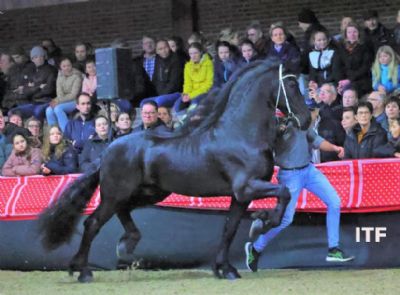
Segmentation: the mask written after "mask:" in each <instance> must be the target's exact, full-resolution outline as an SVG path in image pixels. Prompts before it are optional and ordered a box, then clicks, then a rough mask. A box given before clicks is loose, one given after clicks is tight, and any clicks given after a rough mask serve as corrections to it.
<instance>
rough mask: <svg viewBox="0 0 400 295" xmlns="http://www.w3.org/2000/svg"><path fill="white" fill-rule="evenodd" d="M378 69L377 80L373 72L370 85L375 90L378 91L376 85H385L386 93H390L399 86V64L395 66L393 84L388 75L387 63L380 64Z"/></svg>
mask: <svg viewBox="0 0 400 295" xmlns="http://www.w3.org/2000/svg"><path fill="white" fill-rule="evenodd" d="M380 70H381V77H380V79H379V81H378V80H377V79H376V77H375V76H374V74H372V87H373V88H374V90H375V91H378V87H379V86H381V85H382V86H383V87H385V90H386V93H387V94H390V93H392V92H393V91H395V90H397V89H399V88H400V65H399V66H398V67H397V81H396V84H394V85H393V81H392V78H391V77H389V67H388V66H387V65H380Z"/></svg>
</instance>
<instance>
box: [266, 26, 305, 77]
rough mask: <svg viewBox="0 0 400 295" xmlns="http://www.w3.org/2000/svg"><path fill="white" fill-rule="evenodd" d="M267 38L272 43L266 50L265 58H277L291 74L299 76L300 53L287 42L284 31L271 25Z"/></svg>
mask: <svg viewBox="0 0 400 295" xmlns="http://www.w3.org/2000/svg"><path fill="white" fill-rule="evenodd" d="M269 36H270V38H271V41H272V42H270V45H269V46H268V48H267V49H266V57H267V58H269V57H277V58H278V59H279V60H280V61H281V63H283V64H284V65H285V68H286V69H287V70H289V71H290V72H291V73H294V74H296V75H297V74H300V51H299V49H298V48H297V47H296V46H294V45H293V44H291V43H289V42H288V41H287V32H286V29H285V28H284V27H283V26H281V25H275V24H272V25H271V29H270V31H269Z"/></svg>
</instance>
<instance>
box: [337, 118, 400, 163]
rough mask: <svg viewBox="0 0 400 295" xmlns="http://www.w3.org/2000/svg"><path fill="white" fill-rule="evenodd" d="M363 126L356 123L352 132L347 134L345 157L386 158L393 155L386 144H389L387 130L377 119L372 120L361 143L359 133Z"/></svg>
mask: <svg viewBox="0 0 400 295" xmlns="http://www.w3.org/2000/svg"><path fill="white" fill-rule="evenodd" d="M360 131H361V126H360V125H359V124H356V125H355V126H354V127H353V129H352V130H351V132H349V133H348V134H347V135H346V140H345V142H344V152H345V155H344V158H345V159H365V158H385V157H392V156H393V153H391V154H388V153H387V149H385V145H386V144H387V142H388V140H387V132H386V131H385V130H384V129H383V128H382V127H381V126H380V125H379V123H377V122H376V121H375V119H372V120H371V126H370V127H369V129H368V131H367V133H366V134H365V135H364V137H363V139H362V140H361V142H360V143H358V141H357V134H358V133H359V132H360Z"/></svg>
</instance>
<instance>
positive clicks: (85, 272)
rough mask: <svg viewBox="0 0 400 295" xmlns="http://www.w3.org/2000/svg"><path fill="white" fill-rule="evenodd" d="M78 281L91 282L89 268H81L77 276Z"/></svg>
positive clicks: (91, 276) (91, 275) (91, 274)
mask: <svg viewBox="0 0 400 295" xmlns="http://www.w3.org/2000/svg"><path fill="white" fill-rule="evenodd" d="M78 282H79V283H91V282H93V273H92V271H91V270H88V269H86V270H82V271H81V273H80V274H79V277H78Z"/></svg>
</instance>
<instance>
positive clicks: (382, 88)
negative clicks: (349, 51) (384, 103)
mask: <svg viewBox="0 0 400 295" xmlns="http://www.w3.org/2000/svg"><path fill="white" fill-rule="evenodd" d="M371 71H372V88H373V89H374V90H375V91H379V92H382V93H385V94H386V95H388V94H391V93H392V92H394V91H396V90H399V89H400V65H399V61H398V60H397V58H396V53H395V52H394V50H393V49H392V47H390V46H386V45H385V46H382V47H379V49H378V52H377V53H376V58H375V62H374V64H373V66H372V70H371Z"/></svg>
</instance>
